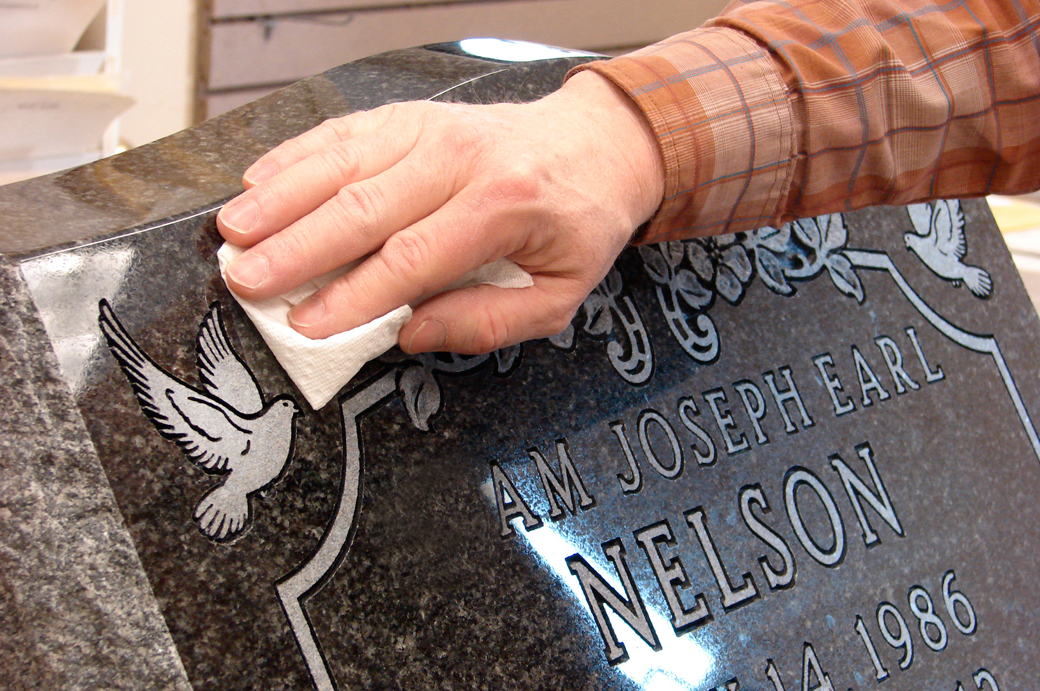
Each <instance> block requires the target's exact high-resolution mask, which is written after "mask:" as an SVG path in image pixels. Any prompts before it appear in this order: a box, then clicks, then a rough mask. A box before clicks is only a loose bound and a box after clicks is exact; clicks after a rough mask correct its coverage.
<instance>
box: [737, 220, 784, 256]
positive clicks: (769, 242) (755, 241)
mask: <svg viewBox="0 0 1040 691" xmlns="http://www.w3.org/2000/svg"><path fill="white" fill-rule="evenodd" d="M745 244H747V245H748V246H753V247H756V248H758V247H765V248H766V249H768V250H770V251H771V252H773V253H774V254H777V255H783V254H784V253H786V252H787V251H788V250H789V249H790V247H791V224H790V223H785V224H784V225H782V226H780V227H779V228H773V227H772V226H765V227H763V228H759V229H758V230H756V231H754V232H752V233H749V234H748V239H747V242H746V243H745Z"/></svg>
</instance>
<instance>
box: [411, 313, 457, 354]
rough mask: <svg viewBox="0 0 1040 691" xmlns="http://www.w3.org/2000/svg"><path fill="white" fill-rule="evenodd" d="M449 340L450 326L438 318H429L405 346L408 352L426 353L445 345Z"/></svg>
mask: <svg viewBox="0 0 1040 691" xmlns="http://www.w3.org/2000/svg"><path fill="white" fill-rule="evenodd" d="M447 340H448V327H446V326H445V325H444V322H442V321H439V320H437V319H427V320H426V321H424V322H423V323H422V324H420V325H419V328H418V329H416V330H415V332H414V333H413V334H412V337H411V338H409V339H408V345H406V346H405V349H404V350H405V352H406V353H426V352H431V351H437V350H440V349H441V348H443V347H444V343H445V341H447Z"/></svg>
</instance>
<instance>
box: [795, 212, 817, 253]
mask: <svg viewBox="0 0 1040 691" xmlns="http://www.w3.org/2000/svg"><path fill="white" fill-rule="evenodd" d="M791 230H793V231H794V234H795V237H797V238H798V240H799V241H801V242H802V244H804V245H806V246H808V247H810V248H812V249H814V250H817V251H818V250H819V249H820V246H821V245H822V244H823V236H822V235H821V234H820V227H819V226H818V225H817V224H816V219H815V218H803V219H800V220H798V221H795V222H794V223H792V224H791Z"/></svg>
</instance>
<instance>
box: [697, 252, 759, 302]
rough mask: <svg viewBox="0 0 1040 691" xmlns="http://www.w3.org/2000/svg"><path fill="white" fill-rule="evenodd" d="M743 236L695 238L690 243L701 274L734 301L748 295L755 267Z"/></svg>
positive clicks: (730, 300) (738, 300) (702, 278)
mask: <svg viewBox="0 0 1040 691" xmlns="http://www.w3.org/2000/svg"><path fill="white" fill-rule="evenodd" d="M742 240H743V237H742V236H740V235H725V236H719V237H713V238H704V239H701V240H694V241H692V242H689V243H687V244H686V256H687V257H688V259H689V261H690V266H692V267H693V270H694V272H696V274H697V277H698V278H700V279H701V280H702V281H703V282H704V283H705V285H708V286H712V287H714V288H715V292H717V293H718V294H719V295H721V296H722V297H724V298H725V299H726V300H727V301H728V302H730V303H731V304H734V305H735V304H737V303H738V302H740V300H741V298H743V297H744V287H745V286H746V285H747V284H748V282H749V281H750V280H751V276H752V273H753V268H752V266H751V259H750V258H749V257H748V253H747V250H746V249H745V248H744V245H743V244H741V243H742Z"/></svg>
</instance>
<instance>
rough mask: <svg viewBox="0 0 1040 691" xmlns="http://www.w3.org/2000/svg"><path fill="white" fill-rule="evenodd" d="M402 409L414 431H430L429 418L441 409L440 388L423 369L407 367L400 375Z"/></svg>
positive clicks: (429, 372) (426, 370) (428, 371)
mask: <svg viewBox="0 0 1040 691" xmlns="http://www.w3.org/2000/svg"><path fill="white" fill-rule="evenodd" d="M399 386H400V389H401V394H402V395H403V396H404V407H405V410H407V411H408V417H409V418H411V420H412V424H413V425H415V427H416V429H419V430H422V431H423V432H429V431H430V424H429V423H430V418H431V417H433V416H434V415H435V414H436V413H437V411H439V410H440V409H441V386H440V384H439V383H438V382H437V380H436V379H435V378H434V376H433V372H431V371H430V370H428V369H426V368H425V367H420V366H416V367H409V368H408V369H406V370H405V371H404V372H403V373H402V374H401V381H400V384H399Z"/></svg>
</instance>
